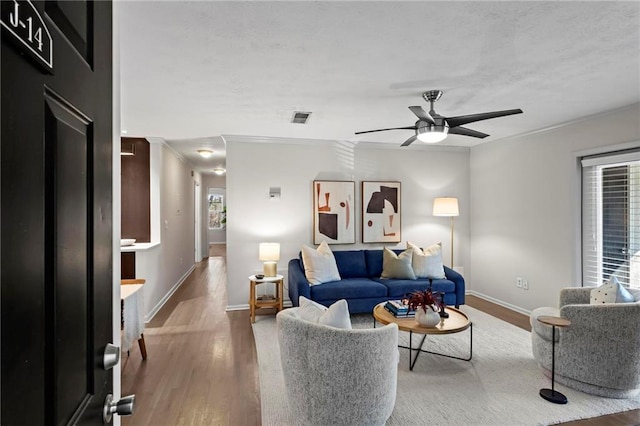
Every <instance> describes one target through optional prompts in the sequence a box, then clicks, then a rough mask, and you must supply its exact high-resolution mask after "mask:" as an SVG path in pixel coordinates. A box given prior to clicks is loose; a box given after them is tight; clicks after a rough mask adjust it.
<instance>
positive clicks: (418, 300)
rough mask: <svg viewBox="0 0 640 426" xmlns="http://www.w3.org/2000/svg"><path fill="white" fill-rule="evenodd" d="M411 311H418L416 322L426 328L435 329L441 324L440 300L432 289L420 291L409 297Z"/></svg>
mask: <svg viewBox="0 0 640 426" xmlns="http://www.w3.org/2000/svg"><path fill="white" fill-rule="evenodd" d="M409 309H413V310H415V311H416V321H417V322H418V323H419V324H420V325H423V326H425V327H435V326H436V325H438V323H439V322H440V314H439V313H438V311H439V308H438V298H437V297H436V296H435V295H434V294H433V292H432V291H431V289H428V290H419V291H416V292H414V293H411V295H410V296H409Z"/></svg>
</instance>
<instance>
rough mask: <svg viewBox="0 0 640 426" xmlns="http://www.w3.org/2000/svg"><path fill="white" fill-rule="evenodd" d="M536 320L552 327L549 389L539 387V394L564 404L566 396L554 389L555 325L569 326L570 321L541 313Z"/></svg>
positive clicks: (550, 400)
mask: <svg viewBox="0 0 640 426" xmlns="http://www.w3.org/2000/svg"><path fill="white" fill-rule="evenodd" d="M538 321H540V322H541V323H542V324H547V325H550V326H551V327H552V334H551V389H548V388H544V389H540V396H541V397H543V398H544V399H546V400H547V401H549V402H553V403H554V404H566V403H567V397H566V396H564V395H563V394H562V393H560V392H558V391H557V390H555V379H556V327H561V328H564V327H569V326H570V325H571V321H569V320H568V319H566V318H561V317H553V316H548V315H542V316H539V317H538Z"/></svg>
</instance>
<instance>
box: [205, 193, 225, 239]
mask: <svg viewBox="0 0 640 426" xmlns="http://www.w3.org/2000/svg"><path fill="white" fill-rule="evenodd" d="M226 224H227V215H226V208H225V206H224V196H223V195H222V194H216V193H214V192H212V189H209V229H223V228H224V227H225V226H226Z"/></svg>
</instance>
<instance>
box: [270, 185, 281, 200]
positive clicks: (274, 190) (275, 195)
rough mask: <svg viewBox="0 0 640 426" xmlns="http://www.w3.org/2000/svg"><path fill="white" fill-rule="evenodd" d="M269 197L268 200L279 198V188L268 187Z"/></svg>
mask: <svg viewBox="0 0 640 426" xmlns="http://www.w3.org/2000/svg"><path fill="white" fill-rule="evenodd" d="M269 199H270V200H278V199H280V188H269Z"/></svg>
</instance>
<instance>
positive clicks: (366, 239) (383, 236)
mask: <svg viewBox="0 0 640 426" xmlns="http://www.w3.org/2000/svg"><path fill="white" fill-rule="evenodd" d="M400 213H401V206H400V182H371V181H363V182H362V242H363V243H399V242H400Z"/></svg>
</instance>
